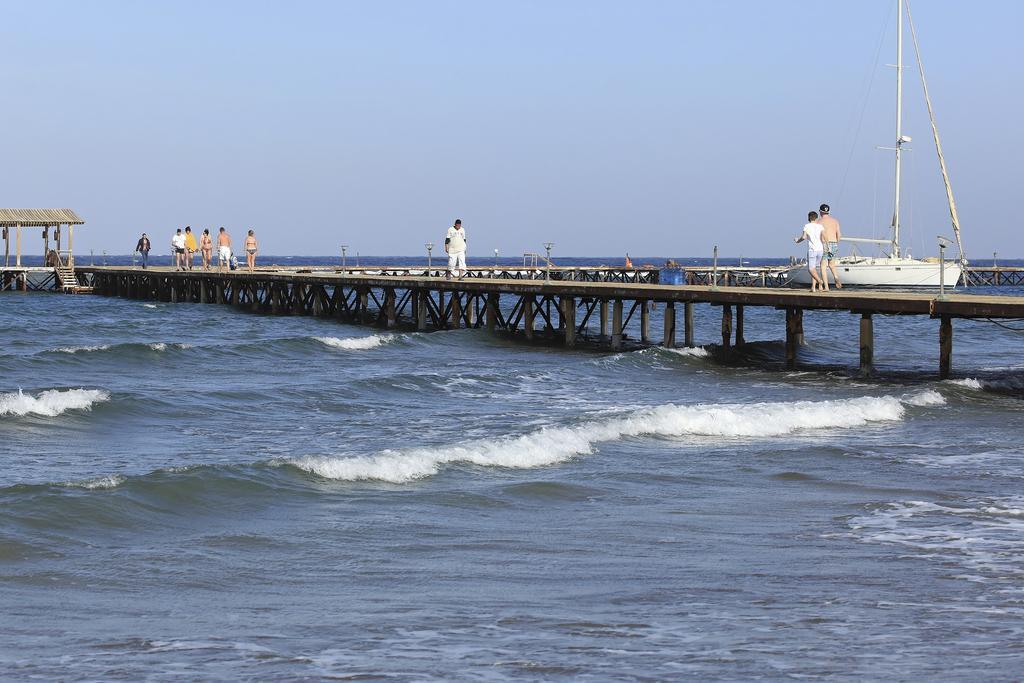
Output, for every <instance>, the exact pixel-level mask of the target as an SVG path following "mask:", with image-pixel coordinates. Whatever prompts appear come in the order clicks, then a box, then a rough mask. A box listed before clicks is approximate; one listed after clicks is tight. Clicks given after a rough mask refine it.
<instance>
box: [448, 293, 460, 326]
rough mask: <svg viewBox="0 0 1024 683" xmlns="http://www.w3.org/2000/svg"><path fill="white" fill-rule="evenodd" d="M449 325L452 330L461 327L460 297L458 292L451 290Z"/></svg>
mask: <svg viewBox="0 0 1024 683" xmlns="http://www.w3.org/2000/svg"><path fill="white" fill-rule="evenodd" d="M449 327H450V328H451V329H453V330H457V329H459V328H460V327H462V297H461V296H459V293H458V292H452V320H451V324H450V325H449Z"/></svg>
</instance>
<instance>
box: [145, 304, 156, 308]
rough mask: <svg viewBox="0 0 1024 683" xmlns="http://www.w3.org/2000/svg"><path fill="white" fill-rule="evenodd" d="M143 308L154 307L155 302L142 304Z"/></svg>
mask: <svg viewBox="0 0 1024 683" xmlns="http://www.w3.org/2000/svg"><path fill="white" fill-rule="evenodd" d="M142 307H143V308H156V304H142Z"/></svg>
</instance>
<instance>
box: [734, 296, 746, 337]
mask: <svg viewBox="0 0 1024 683" xmlns="http://www.w3.org/2000/svg"><path fill="white" fill-rule="evenodd" d="M746 343H747V340H746V339H744V338H743V306H742V305H737V306H736V346H743V345H744V344H746Z"/></svg>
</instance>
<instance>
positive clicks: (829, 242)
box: [794, 204, 843, 292]
mask: <svg viewBox="0 0 1024 683" xmlns="http://www.w3.org/2000/svg"><path fill="white" fill-rule="evenodd" d="M818 211H820V212H821V213H820V214H819V213H818ZM818 211H810V212H808V213H807V224H806V225H804V229H803V230H802V231H801V232H800V236H799V237H796V238H795V239H794V241H795V242H796V243H797V244H799V243H801V242H803V241H806V242H807V270H808V271H810V273H811V291H812V292H816V291H819V290H820V291H824V292H827V291H828V273H827V272H826V270H825V267H826V265H827V266H828V269H829V270H831V271H832V279H833V280H835V283H836V289H842V288H843V283H842V282H840V281H839V273H837V272H836V263H835V262H836V259H838V258H839V240H841V239H842V238H843V233H842V231H841V230H840V229H839V221H838V220H837V219H836V218H835V217H834V216H832V214H831V211H832V209H831V207H829V205H828V204H822V205H821V206H819V207H818ZM819 271H820V272H819Z"/></svg>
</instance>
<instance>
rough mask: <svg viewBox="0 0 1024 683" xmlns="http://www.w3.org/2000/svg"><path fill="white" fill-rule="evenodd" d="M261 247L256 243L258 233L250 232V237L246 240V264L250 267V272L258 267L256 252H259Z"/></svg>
mask: <svg viewBox="0 0 1024 683" xmlns="http://www.w3.org/2000/svg"><path fill="white" fill-rule="evenodd" d="M259 248H260V245H259V243H258V242H257V241H256V233H255V232H254V231H252V230H250V231H249V236H248V237H246V238H245V262H246V264H247V265H248V266H249V272H250V273H251V272H252V269H253V268H255V267H256V252H257V251H259Z"/></svg>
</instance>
